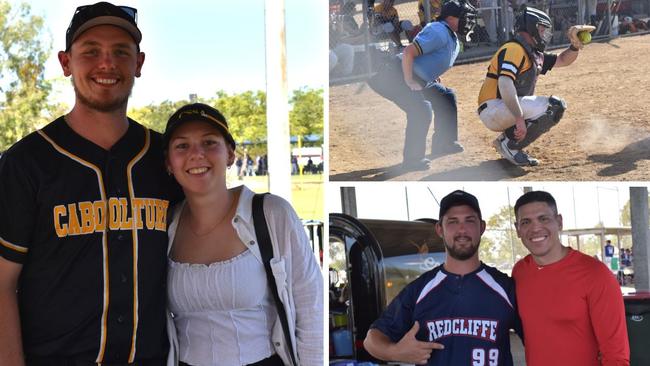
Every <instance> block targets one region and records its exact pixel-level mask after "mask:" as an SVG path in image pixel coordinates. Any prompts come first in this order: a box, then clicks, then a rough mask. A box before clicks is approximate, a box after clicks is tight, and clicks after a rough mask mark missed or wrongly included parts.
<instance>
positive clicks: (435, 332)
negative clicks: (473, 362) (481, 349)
mask: <svg viewBox="0 0 650 366" xmlns="http://www.w3.org/2000/svg"><path fill="white" fill-rule="evenodd" d="M498 328H499V322H498V321H496V320H490V319H471V318H449V319H436V320H429V321H427V329H428V330H429V341H430V342H433V341H435V340H437V339H440V338H444V337H450V336H457V335H461V336H468V337H475V338H480V339H483V340H486V341H491V342H496V340H497V329H498Z"/></svg>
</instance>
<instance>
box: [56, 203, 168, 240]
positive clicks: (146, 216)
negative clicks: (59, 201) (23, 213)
mask: <svg viewBox="0 0 650 366" xmlns="http://www.w3.org/2000/svg"><path fill="white" fill-rule="evenodd" d="M168 207H169V201H167V200H161V199H156V198H133V199H132V200H131V212H129V204H128V200H127V198H125V197H121V198H116V197H111V198H109V199H108V201H94V202H90V201H85V202H77V203H69V204H67V205H58V206H55V207H54V209H53V215H54V230H55V231H56V235H57V236H58V237H59V238H63V237H66V236H73V235H85V234H91V233H95V232H104V231H105V230H106V229H107V227H108V229H109V230H132V229H134V228H136V229H138V230H139V229H144V228H145V227H146V228H147V229H148V230H158V231H166V230H167V208H168Z"/></svg>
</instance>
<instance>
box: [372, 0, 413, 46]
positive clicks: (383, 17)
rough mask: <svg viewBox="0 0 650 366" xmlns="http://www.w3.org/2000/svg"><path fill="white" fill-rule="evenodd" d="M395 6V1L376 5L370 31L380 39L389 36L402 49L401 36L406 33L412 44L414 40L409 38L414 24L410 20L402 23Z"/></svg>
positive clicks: (385, 1) (391, 0) (386, 0)
mask: <svg viewBox="0 0 650 366" xmlns="http://www.w3.org/2000/svg"><path fill="white" fill-rule="evenodd" d="M394 4H395V0H383V1H382V2H381V4H377V5H375V7H374V9H373V11H372V12H371V16H370V17H369V19H370V29H371V32H372V34H373V35H374V36H375V37H378V38H382V36H383V35H385V34H388V35H389V37H390V39H391V40H392V41H393V42H395V45H397V47H399V48H401V47H403V45H402V40H401V34H402V32H404V33H405V35H406V36H407V38H408V39H409V42H410V41H411V40H412V38H409V37H410V31H411V30H412V29H413V24H412V23H411V22H410V21H408V20H405V21H401V22H400V20H399V14H398V13H397V9H395V6H394Z"/></svg>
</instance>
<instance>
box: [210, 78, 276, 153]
mask: <svg viewBox="0 0 650 366" xmlns="http://www.w3.org/2000/svg"><path fill="white" fill-rule="evenodd" d="M207 104H210V105H212V106H214V107H216V108H217V109H218V110H219V111H221V113H223V115H224V116H225V117H226V119H227V120H228V128H229V129H230V133H231V134H232V135H233V137H234V138H235V141H237V144H241V143H243V142H251V143H262V142H263V141H265V140H266V93H265V92H263V91H259V90H258V91H255V92H253V91H250V90H249V91H246V92H243V93H240V94H232V95H231V94H228V93H226V92H224V91H222V90H221V91H218V92H217V97H216V98H215V99H211V100H209V101H208V103H207Z"/></svg>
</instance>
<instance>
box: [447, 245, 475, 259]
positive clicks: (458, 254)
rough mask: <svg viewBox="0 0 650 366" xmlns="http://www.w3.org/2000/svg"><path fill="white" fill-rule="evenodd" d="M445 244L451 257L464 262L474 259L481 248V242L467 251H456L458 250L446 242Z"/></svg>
mask: <svg viewBox="0 0 650 366" xmlns="http://www.w3.org/2000/svg"><path fill="white" fill-rule="evenodd" d="M444 244H445V248H447V254H448V255H449V256H450V257H452V258H454V259H457V260H459V261H464V260H468V259H470V258H472V257H473V256H474V254H476V252H477V251H478V247H479V244H480V242H479V243H477V244H476V245H472V246H471V248H470V249H469V250H466V251H460V250H456V248H454V247H452V246H450V245H449V244H447V243H446V242H445V243H444Z"/></svg>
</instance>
